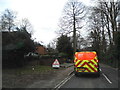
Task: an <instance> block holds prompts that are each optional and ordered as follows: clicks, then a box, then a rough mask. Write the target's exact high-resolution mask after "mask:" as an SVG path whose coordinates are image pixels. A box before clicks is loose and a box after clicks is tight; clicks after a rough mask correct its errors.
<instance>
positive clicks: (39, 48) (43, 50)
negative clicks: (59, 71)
mask: <svg viewBox="0 0 120 90" xmlns="http://www.w3.org/2000/svg"><path fill="white" fill-rule="evenodd" d="M36 52H37V53H38V54H40V55H45V54H47V49H46V48H45V47H44V46H42V45H41V46H36Z"/></svg>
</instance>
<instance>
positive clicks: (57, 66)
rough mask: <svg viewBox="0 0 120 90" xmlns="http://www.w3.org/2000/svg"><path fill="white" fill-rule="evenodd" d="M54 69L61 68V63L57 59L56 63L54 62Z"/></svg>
mask: <svg viewBox="0 0 120 90" xmlns="http://www.w3.org/2000/svg"><path fill="white" fill-rule="evenodd" d="M52 67H53V68H60V63H59V61H58V60H57V59H55V61H54V62H53V64H52Z"/></svg>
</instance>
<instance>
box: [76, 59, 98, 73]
mask: <svg viewBox="0 0 120 90" xmlns="http://www.w3.org/2000/svg"><path fill="white" fill-rule="evenodd" d="M75 66H76V67H85V71H81V72H86V71H87V72H97V67H98V65H97V62H96V61H95V60H77V62H76V63H75Z"/></svg>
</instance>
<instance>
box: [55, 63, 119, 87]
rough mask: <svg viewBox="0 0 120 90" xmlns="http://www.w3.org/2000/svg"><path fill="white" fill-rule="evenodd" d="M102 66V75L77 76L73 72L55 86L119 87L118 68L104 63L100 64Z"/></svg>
mask: <svg viewBox="0 0 120 90" xmlns="http://www.w3.org/2000/svg"><path fill="white" fill-rule="evenodd" d="M100 68H101V75H100V77H95V76H94V75H81V76H79V77H76V76H75V75H74V73H73V74H72V75H70V76H69V77H68V78H66V79H65V80H63V81H62V83H59V84H58V85H57V86H56V87H55V88H56V89H60V88H118V70H117V69H115V68H112V67H110V66H107V65H103V64H100Z"/></svg>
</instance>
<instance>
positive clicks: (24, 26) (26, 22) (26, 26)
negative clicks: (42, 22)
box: [17, 18, 33, 34]
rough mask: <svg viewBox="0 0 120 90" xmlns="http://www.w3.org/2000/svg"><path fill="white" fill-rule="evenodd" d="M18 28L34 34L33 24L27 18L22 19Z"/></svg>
mask: <svg viewBox="0 0 120 90" xmlns="http://www.w3.org/2000/svg"><path fill="white" fill-rule="evenodd" d="M17 29H18V30H26V31H27V32H29V33H30V34H33V26H32V24H31V23H30V21H29V20H28V19H27V18H24V19H22V21H21V22H20V25H19V28H17Z"/></svg>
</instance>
